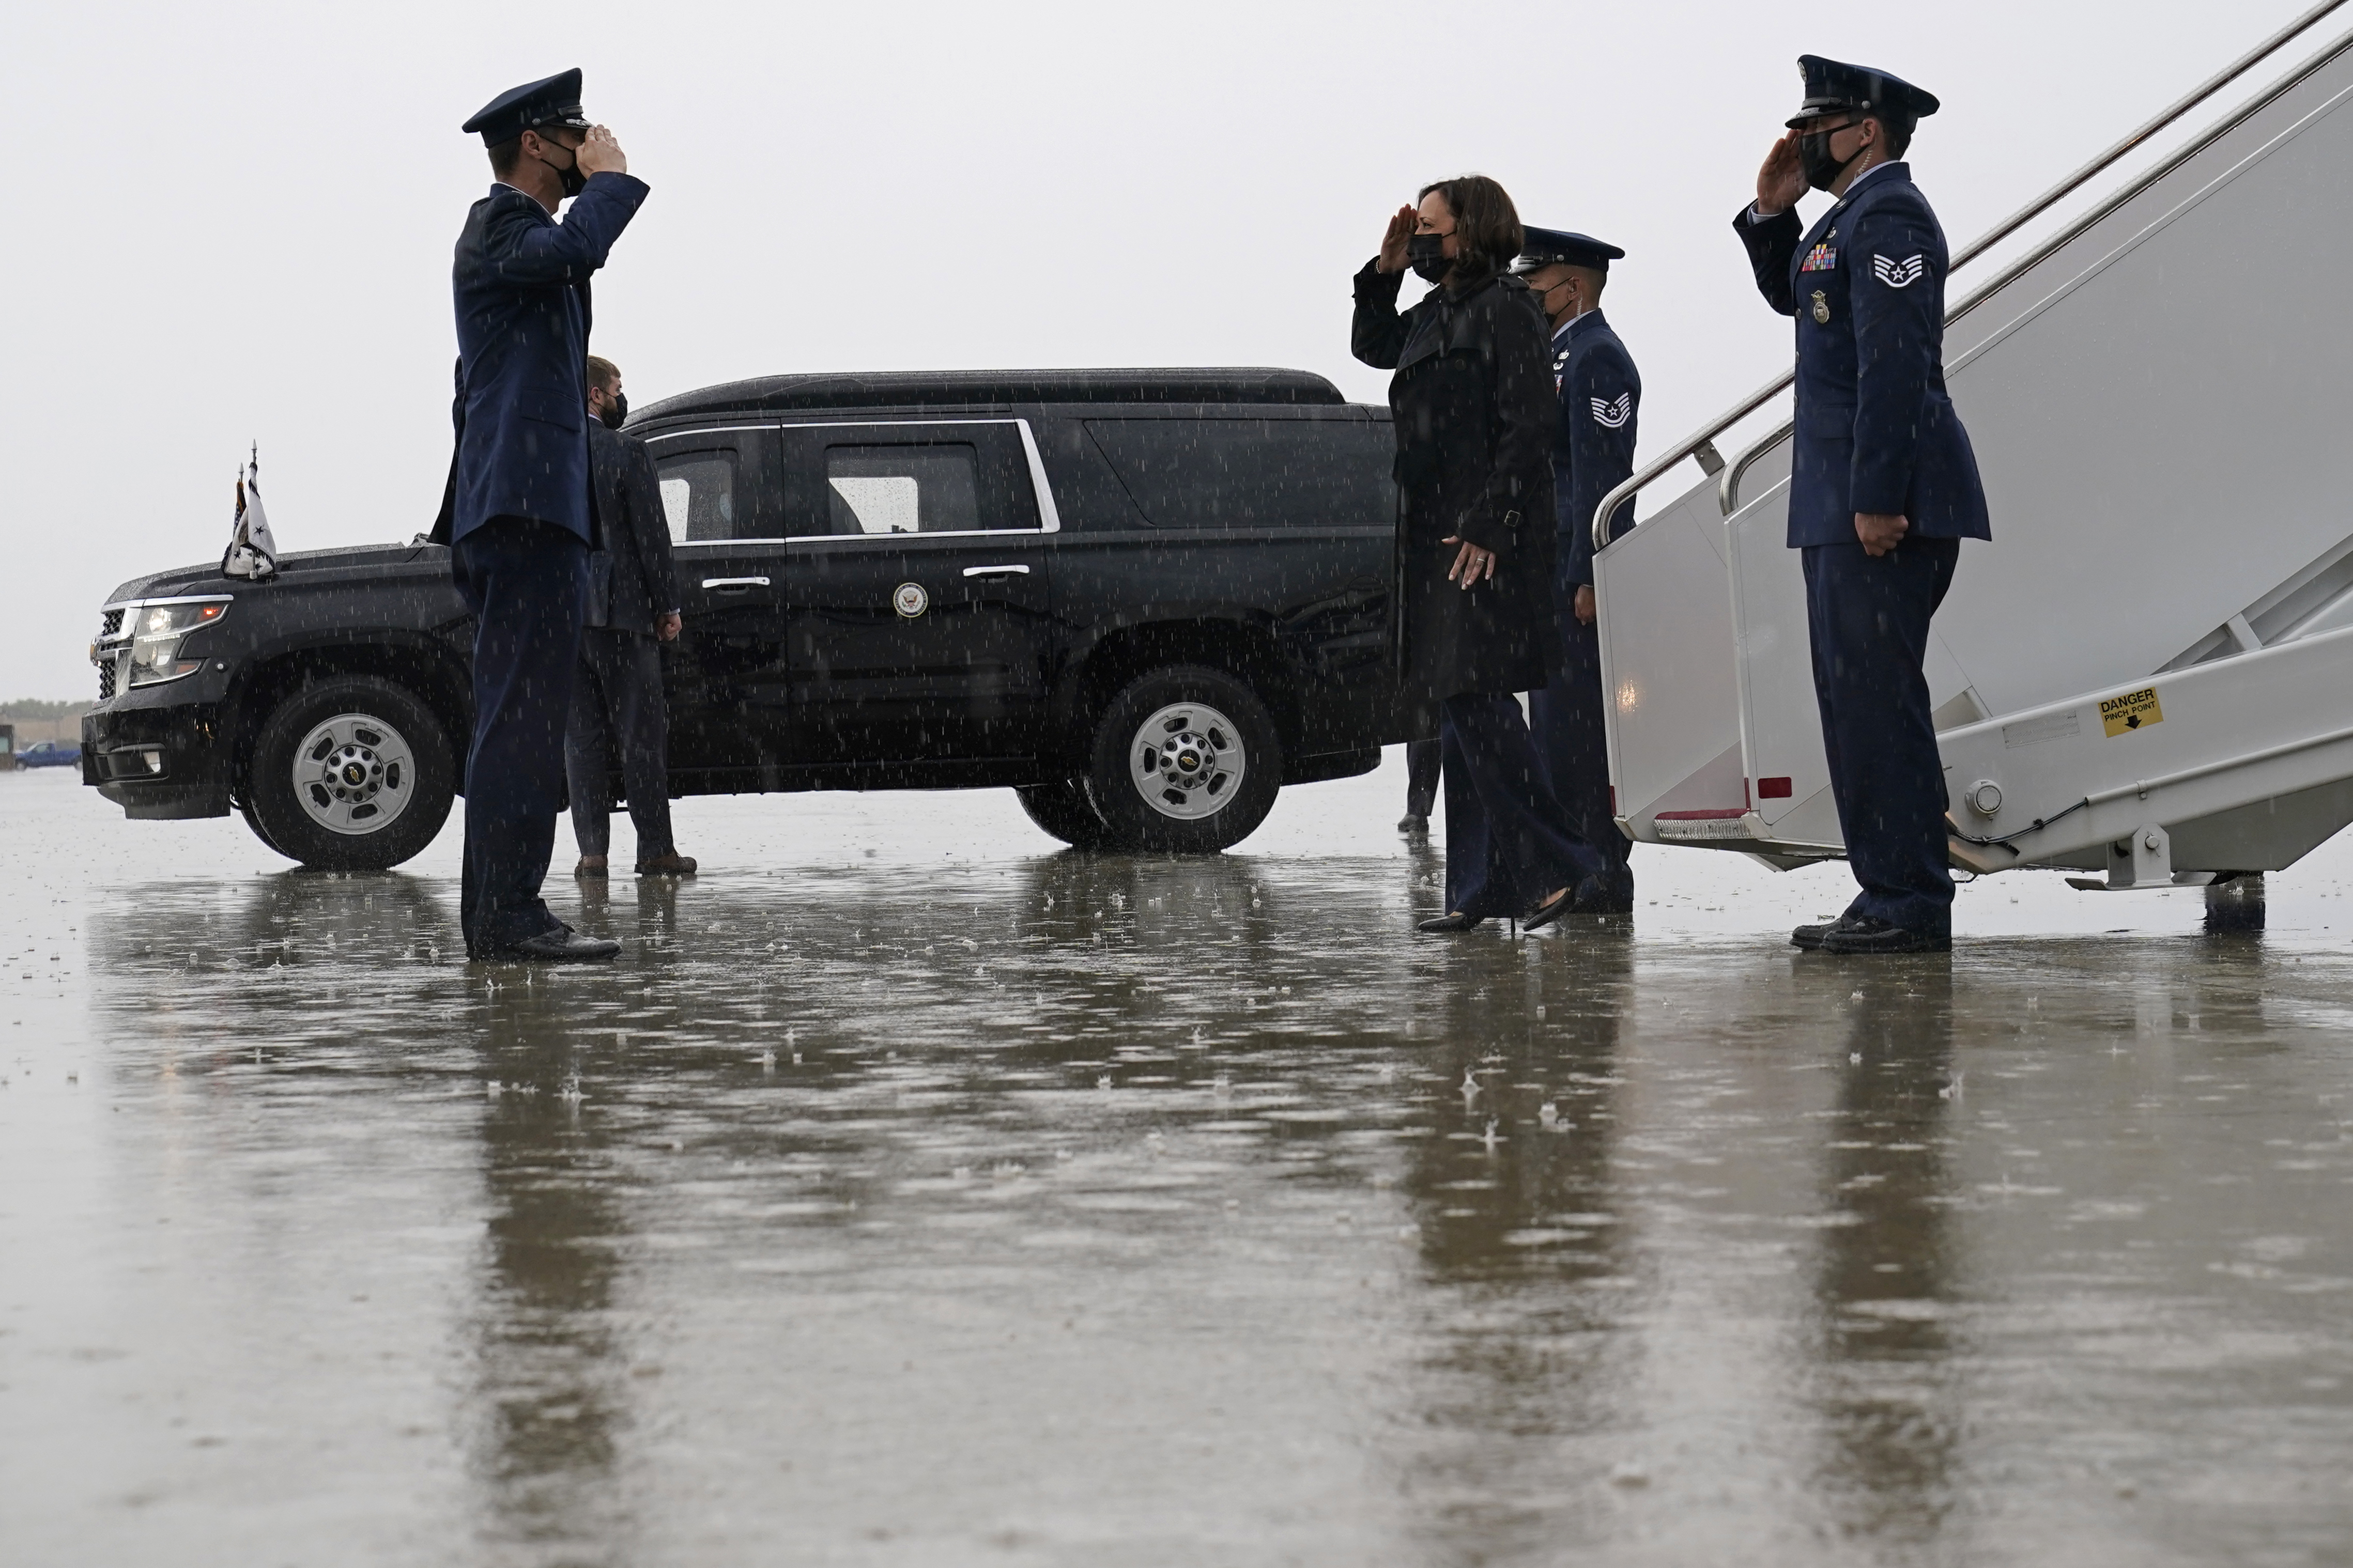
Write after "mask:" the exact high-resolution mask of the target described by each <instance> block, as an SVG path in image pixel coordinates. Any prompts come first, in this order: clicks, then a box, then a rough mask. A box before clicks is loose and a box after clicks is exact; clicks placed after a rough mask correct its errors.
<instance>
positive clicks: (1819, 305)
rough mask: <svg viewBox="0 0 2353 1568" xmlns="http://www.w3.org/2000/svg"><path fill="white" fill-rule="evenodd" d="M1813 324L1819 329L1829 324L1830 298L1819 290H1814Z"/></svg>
mask: <svg viewBox="0 0 2353 1568" xmlns="http://www.w3.org/2000/svg"><path fill="white" fill-rule="evenodd" d="M1814 324H1815V325H1816V326H1821V327H1827V326H1829V325H1830V324H1831V302H1830V297H1829V296H1828V295H1826V294H1824V293H1823V292H1822V291H1821V290H1820V289H1815V290H1814Z"/></svg>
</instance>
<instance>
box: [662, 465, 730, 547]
mask: <svg viewBox="0 0 2353 1568" xmlns="http://www.w3.org/2000/svg"><path fill="white" fill-rule="evenodd" d="M655 469H656V471H657V472H658V473H659V475H660V476H661V499H662V512H663V515H664V516H666V517H668V518H669V520H670V538H671V540H673V541H674V542H678V543H681V544H686V543H691V542H697V541H701V540H706V539H733V537H735V455H734V454H733V453H732V452H681V453H679V454H677V455H676V456H675V457H664V458H657V459H656V460H655Z"/></svg>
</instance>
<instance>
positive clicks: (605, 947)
mask: <svg viewBox="0 0 2353 1568" xmlns="http://www.w3.org/2000/svg"><path fill="white" fill-rule="evenodd" d="M620 955H621V944H620V943H619V942H615V941H613V940H612V939H611V938H610V937H602V936H582V935H581V934H580V933H579V932H578V931H574V930H573V929H572V928H571V927H570V926H557V927H556V928H555V929H554V931H542V932H540V933H539V934H538V935H537V936H534V937H527V938H525V939H524V940H523V941H522V942H506V943H503V944H501V945H500V946H498V947H493V948H488V949H485V950H483V951H482V952H478V953H476V954H475V955H474V956H475V957H477V958H479V959H481V960H483V961H485V962H487V963H596V962H598V961H599V960H602V959H607V958H618V957H619V956H620Z"/></svg>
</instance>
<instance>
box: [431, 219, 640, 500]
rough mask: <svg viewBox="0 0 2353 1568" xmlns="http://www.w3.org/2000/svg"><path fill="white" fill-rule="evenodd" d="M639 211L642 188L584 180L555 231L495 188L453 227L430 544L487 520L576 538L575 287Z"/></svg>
mask: <svg viewBox="0 0 2353 1568" xmlns="http://www.w3.org/2000/svg"><path fill="white" fill-rule="evenodd" d="M645 198H646V186H645V184H644V183H643V182H642V181H639V180H636V179H633V178H631V177H630V176H629V175H627V174H591V175H589V176H588V183H587V184H586V187H585V188H584V189H583V190H582V191H581V193H580V195H578V196H577V197H575V199H574V201H573V203H572V210H571V212H570V213H569V214H568V215H567V216H565V219H564V221H563V222H562V223H558V222H556V220H555V219H554V217H552V216H549V214H548V212H547V210H546V209H545V208H543V207H542V206H541V205H539V204H538V203H537V202H535V201H533V199H532V198H531V197H529V196H527V195H524V194H523V193H522V192H521V191H519V190H516V189H515V188H514V187H513V186H512V185H503V184H501V185H493V186H491V194H490V195H487V196H485V197H483V198H482V199H481V200H480V201H479V202H476V203H475V204H474V205H473V210H472V211H470V212H469V213H468V214H467V215H466V226H465V228H464V230H463V231H462V232H461V233H460V234H459V236H458V254H457V261H456V266H455V268H453V270H452V273H451V286H452V292H453V294H454V295H455V299H456V304H457V315H458V398H457V407H456V411H455V417H456V421H457V426H458V432H457V434H458V449H457V453H456V456H455V457H454V458H452V459H451V464H450V474H449V483H448V489H447V491H446V493H445V495H444V497H443V510H444V517H443V519H442V521H441V522H440V523H438V524H437V525H436V528H435V536H436V537H437V538H446V539H447V540H448V541H449V542H455V541H457V540H459V539H462V538H464V537H465V536H466V535H467V534H469V533H470V532H472V531H474V530H475V529H477V528H480V526H481V525H482V524H483V523H485V522H488V521H490V520H491V519H492V518H494V517H528V518H536V519H538V520H540V521H544V522H553V523H555V524H556V525H558V526H559V527H563V528H568V529H570V530H571V531H573V532H575V533H577V534H578V535H580V537H581V538H582V539H584V540H586V539H588V538H589V537H590V523H589V510H588V508H589V501H588V437H587V428H588V367H587V357H588V327H589V321H590V310H589V301H588V279H589V275H590V274H592V273H594V272H595V271H596V269H597V268H600V267H602V266H604V265H605V258H606V255H607V252H609V251H610V250H611V249H612V246H613V241H614V240H615V239H617V238H618V237H619V236H620V233H621V230H622V229H624V228H626V227H628V222H629V219H630V218H631V217H632V216H636V213H637V210H638V205H639V204H640V203H642V202H643V201H644V200H645Z"/></svg>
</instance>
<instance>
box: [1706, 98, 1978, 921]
mask: <svg viewBox="0 0 2353 1568" xmlns="http://www.w3.org/2000/svg"><path fill="white" fill-rule="evenodd" d="M1798 68H1799V70H1800V71H1801V72H1802V73H1803V74H1804V77H1805V82H1806V100H1805V104H1804V106H1803V107H1802V108H1801V109H1799V112H1798V115H1797V118H1795V119H1793V120H1791V121H1789V122H1788V134H1787V135H1785V136H1783V137H1782V138H1781V139H1780V140H1779V141H1778V142H1775V143H1774V144H1773V151H1772V152H1771V153H1770V154H1768V155H1767V158H1766V160H1765V165H1764V167H1763V168H1762V169H1760V170H1758V171H1757V201H1756V205H1753V206H1750V207H1747V208H1746V209H1744V210H1743V211H1742V212H1741V213H1740V215H1739V216H1736V218H1734V219H1733V226H1734V227H1735V228H1736V230H1737V231H1738V233H1739V235H1740V240H1741V243H1742V244H1743V245H1744V246H1746V247H1747V250H1748V259H1749V263H1750V265H1751V266H1752V267H1753V268H1755V270H1756V274H1757V288H1758V289H1759V290H1761V291H1762V292H1763V294H1764V296H1765V300H1766V303H1767V304H1769V305H1771V306H1772V307H1773V309H1775V310H1778V311H1779V312H1781V314H1783V315H1785V316H1795V317H1796V318H1797V325H1798V408H1797V420H1796V430H1795V434H1794V437H1793V439H1792V444H1791V469H1790V475H1789V546H1790V548H1791V549H1794V550H1802V551H1804V552H1805V562H1804V564H1805V575H1806V615H1807V619H1808V622H1809V626H1810V634H1811V638H1812V643H1813V656H1814V695H1815V699H1816V700H1817V701H1818V702H1819V704H1820V708H1821V714H1822V749H1823V751H1824V752H1826V753H1827V754H1828V759H1829V762H1830V773H1831V795H1832V796H1833V797H1834V798H1835V799H1836V801H1837V802H1838V813H1839V827H1840V830H1841V833H1842V834H1843V835H1844V836H1845V838H1846V853H1847V863H1848V865H1849V866H1850V867H1852V869H1853V871H1854V879H1855V880H1856V881H1857V882H1859V883H1861V884H1862V890H1861V891H1860V892H1859V893H1858V894H1856V896H1855V900H1854V902H1853V903H1852V904H1850V905H1849V906H1848V907H1847V910H1846V912H1845V913H1844V914H1842V915H1841V916H1840V917H1839V919H1838V920H1837V921H1833V922H1831V924H1828V925H1804V926H1799V928H1798V929H1797V930H1796V931H1792V932H1791V933H1790V936H1789V940H1790V942H1792V943H1794V944H1795V945H1796V946H1798V947H1799V948H1803V949H1820V951H1821V952H1833V953H1889V952H1942V951H1944V950H1946V949H1948V948H1950V947H1951V946H1952V940H1953V874H1952V871H1951V868H1950V863H1949V861H1948V859H1947V849H1946V838H1945V831H1946V827H1945V812H1946V808H1947V797H1946V792H1945V772H1944V763H1943V761H1942V759H1941V758H1940V757H1939V756H1938V754H1937V752H1936V725H1935V723H1934V722H1933V721H1931V720H1930V718H1929V713H1928V682H1927V679H1926V676H1925V675H1924V674H1923V673H1922V668H1921V667H1922V663H1923V661H1924V660H1925V659H1926V657H1927V651H1928V623H1929V619H1930V617H1931V616H1934V615H1935V614H1936V606H1937V605H1939V604H1941V603H1943V601H1944V597H1945V593H1946V590H1947V589H1948V588H1950V587H1951V586H1952V582H1953V571H1954V568H1955V567H1956V566H1957V565H1958V564H1959V562H1960V553H1961V541H1962V540H1964V539H1989V538H1990V537H1992V534H1991V531H1990V529H1989V526H1988V522H1987V517H1986V498H1985V488H1984V486H1983V485H1982V484H1981V483H1980V482H1979V481H1978V464H1977V458H1976V455H1975V454H1974V453H1973V452H1972V451H1971V450H1970V448H1969V437H1968V431H1966V430H1964V429H1962V428H1961V422H1960V419H1959V416H1957V415H1956V414H1955V413H1954V412H1953V403H1952V399H1951V398H1950V397H1948V396H1947V395H1946V393H1945V352H1944V344H1945V274H1946V271H1947V264H1948V258H1947V253H1946V249H1945V232H1944V230H1943V229H1942V228H1941V227H1939V226H1938V225H1937V223H1936V213H1935V212H1934V211H1932V210H1931V209H1930V207H1929V205H1928V200H1927V198H1926V196H1924V195H1921V194H1920V189H1919V187H1918V186H1916V185H1915V184H1913V183H1912V171H1911V168H1910V166H1909V165H1907V164H1905V163H1902V162H1900V161H1899V160H1900V159H1901V158H1902V157H1903V155H1904V153H1905V149H1906V148H1907V147H1909V146H1910V144H1911V141H1912V132H1913V128H1914V127H1915V125H1916V124H1917V123H1918V122H1919V121H1920V119H1921V118H1922V117H1923V116H1925V115H1929V114H1934V113H1936V109H1937V102H1936V98H1935V97H1934V96H1933V95H1932V94H1929V93H1926V92H1923V91H1922V90H1921V89H1918V88H1916V87H1914V86H1913V85H1912V84H1911V83H1910V82H1907V81H1904V80H1902V79H1898V78H1896V77H1892V76H1889V75H1888V74H1887V73H1886V72H1885V71H1881V70H1873V69H1872V68H1869V67H1866V66H1851V65H1842V64H1841V63H1840V62H1839V61H1837V60H1827V59H1823V58H1821V57H1820V56H1818V55H1806V56H1803V57H1801V58H1799V61H1798ZM1808 186H1811V187H1813V188H1814V189H1815V190H1820V191H1828V192H1829V193H1830V194H1831V195H1832V196H1833V197H1835V198H1836V199H1835V200H1834V201H1833V202H1832V203H1831V208H1830V210H1829V211H1828V212H1825V213H1824V214H1822V216H1820V217H1819V218H1817V219H1816V220H1815V221H1814V225H1813V226H1812V228H1811V229H1802V228H1801V226H1800V225H1799V221H1798V215H1797V212H1796V211H1795V208H1796V206H1797V204H1798V198H1799V196H1802V195H1805V193H1806V189H1807V187H1808Z"/></svg>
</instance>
